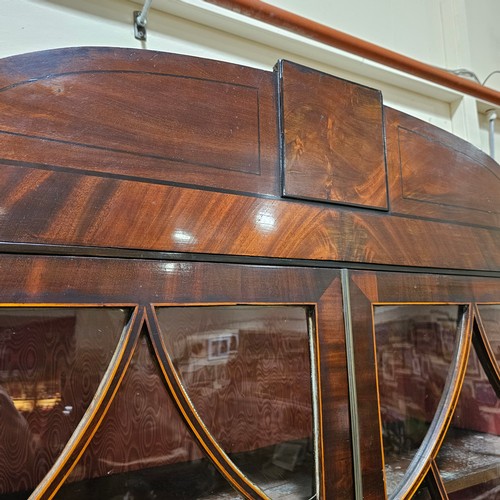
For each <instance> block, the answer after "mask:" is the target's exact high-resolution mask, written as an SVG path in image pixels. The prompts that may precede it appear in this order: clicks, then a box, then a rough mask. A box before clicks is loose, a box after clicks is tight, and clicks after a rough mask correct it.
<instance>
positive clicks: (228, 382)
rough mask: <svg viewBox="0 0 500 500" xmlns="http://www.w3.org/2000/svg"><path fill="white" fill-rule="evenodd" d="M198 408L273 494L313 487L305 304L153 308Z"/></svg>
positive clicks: (303, 492)
mask: <svg viewBox="0 0 500 500" xmlns="http://www.w3.org/2000/svg"><path fill="white" fill-rule="evenodd" d="M157 314H158V319H159V322H160V325H161V330H162V335H163V338H164V341H165V344H166V346H167V349H168V351H169V353H170V355H171V357H172V360H173V363H174V365H175V367H176V369H177V372H178V373H179V376H180V378H181V380H182V383H183V385H184V387H185V389H186V391H187V393H188V395H189V397H190V399H191V402H192V403H193V405H194V407H195V408H196V411H197V412H198V414H199V415H200V417H201V419H202V420H203V422H204V423H205V425H206V426H207V428H208V430H209V431H210V432H211V434H212V435H213V436H214V437H215V439H216V440H217V441H218V443H219V445H220V446H221V447H222V448H223V449H224V451H225V452H226V453H228V454H229V456H230V457H231V459H232V460H233V461H234V463H235V464H236V465H237V466H238V467H239V468H240V470H241V471H242V472H243V473H244V474H245V475H247V476H248V477H249V478H250V480H252V481H253V482H254V483H255V484H257V485H258V486H259V487H260V488H261V489H262V490H264V492H265V493H266V494H267V495H268V496H270V497H271V498H285V497H286V498H297V499H299V498H307V499H309V498H311V497H312V496H313V495H314V493H315V479H314V476H315V474H314V471H315V468H314V444H313V430H312V428H313V411H312V398H311V363H310V349H309V331H308V320H307V308H306V307H302V306H250V305H247V306H244V305H242V306H206V307H165V308H158V309H157Z"/></svg>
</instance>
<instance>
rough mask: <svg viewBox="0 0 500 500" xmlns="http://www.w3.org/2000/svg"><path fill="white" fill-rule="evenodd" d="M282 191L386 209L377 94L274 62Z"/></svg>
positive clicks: (380, 123)
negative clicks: (277, 74)
mask: <svg viewBox="0 0 500 500" xmlns="http://www.w3.org/2000/svg"><path fill="white" fill-rule="evenodd" d="M278 71H279V78H280V91H281V106H282V107H281V121H280V123H281V125H282V127H283V130H282V131H281V138H282V141H283V144H282V145H281V148H282V151H283V169H284V186H283V193H284V194H285V195H286V196H290V197H292V198H304V199H310V200H321V201H330V202H334V203H335V202H337V203H343V204H347V205H358V206H366V207H369V208H380V209H387V187H386V182H387V179H386V168H385V143H384V125H383V117H382V94H381V92H380V91H378V90H374V89H371V88H368V87H363V86H361V85H356V84H354V83H352V82H348V81H346V80H342V79H340V78H335V77H333V76H330V75H327V74H325V73H321V72H320V71H315V70H312V69H311V68H306V67H305V66H300V65H298V64H293V63H291V62H288V61H281V62H280V64H279V69H278Z"/></svg>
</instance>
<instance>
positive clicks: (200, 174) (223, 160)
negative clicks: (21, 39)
mask: <svg viewBox="0 0 500 500" xmlns="http://www.w3.org/2000/svg"><path fill="white" fill-rule="evenodd" d="M116 51H118V57H119V56H120V55H121V60H120V62H117V60H116V58H117V55H116V54H115V52H116ZM60 52H61V54H62V55H59V57H57V53H58V51H55V52H52V53H51V55H50V57H49V56H47V58H48V59H49V63H51V64H49V63H45V65H44V66H41V67H39V66H40V64H41V63H40V61H39V60H37V61H36V63H35V64H30V63H29V61H27V62H26V64H25V65H24V66H23V61H24V59H22V60H21V61H20V65H21V66H22V68H21V69H22V72H21V74H17V75H16V76H11V77H10V79H9V80H8V84H6V83H7V82H3V83H2V84H0V111H1V112H0V140H1V141H2V156H3V157H4V158H5V159H9V160H15V161H19V162H25V163H30V164H43V165H50V166H56V167H58V168H61V167H62V168H65V169H79V170H87V171H95V172H100V173H108V174H114V175H120V176H123V175H125V176H132V177H136V178H143V179H148V180H153V181H159V182H176V183H182V184H190V185H191V184H194V185H201V186H210V187H219V188H222V189H230V190H237V191H247V190H248V191H251V192H253V193H254V192H257V193H265V194H278V193H277V190H275V186H276V185H277V175H276V166H277V156H278V154H277V149H278V148H277V132H276V130H277V127H276V121H277V114H276V97H275V91H274V88H273V75H272V73H270V72H264V71H259V70H254V69H250V68H243V67H241V66H236V65H230V64H223V63H216V62H207V61H203V60H201V59H195V58H189V57H182V56H174V55H171V54H157V53H153V54H139V55H138V54H136V53H135V52H134V51H127V50H121V51H120V50H118V49H115V50H112V49H73V50H71V51H70V50H69V49H68V50H66V51H60ZM81 52H84V55H85V54H86V55H87V56H88V61H87V62H86V63H83V62H82V61H78V62H75V59H77V56H78V55H81V54H80V53H81ZM37 65H38V66H37ZM47 65H48V66H50V65H51V66H52V67H47ZM10 70H11V68H10V66H9V60H6V62H5V61H3V62H2V64H0V82H2V77H3V76H4V73H9V72H10Z"/></svg>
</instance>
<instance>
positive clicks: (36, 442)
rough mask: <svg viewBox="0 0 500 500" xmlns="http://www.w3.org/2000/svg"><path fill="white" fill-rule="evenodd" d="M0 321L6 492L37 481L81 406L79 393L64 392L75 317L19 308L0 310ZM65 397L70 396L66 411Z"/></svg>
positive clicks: (0, 440) (1, 481)
mask: <svg viewBox="0 0 500 500" xmlns="http://www.w3.org/2000/svg"><path fill="white" fill-rule="evenodd" d="M0 325H1V327H0V338H1V340H2V342H0V360H1V365H0V386H1V389H0V398H1V399H2V402H1V405H0V421H1V422H2V424H1V425H0V450H2V453H0V493H7V492H12V491H23V490H29V489H31V488H33V487H34V486H36V484H38V483H39V482H40V481H41V479H42V478H43V477H44V475H45V474H46V473H47V471H48V470H49V468H50V467H51V466H52V464H53V463H54V461H55V460H56V458H57V456H58V455H59V454H60V452H61V451H62V448H63V447H64V445H65V444H66V442H67V440H68V439H69V437H70V436H71V434H72V433H73V430H74V429H75V427H76V425H77V423H78V421H79V420H80V419H81V417H82V416H83V412H84V410H83V408H81V406H79V405H78V402H79V401H82V399H83V398H81V397H80V398H77V399H75V398H74V397H71V396H69V395H68V396H67V395H66V394H67V393H68V391H69V392H70V393H72V392H73V391H74V388H72V387H70V384H69V381H70V378H71V373H72V372H73V371H74V370H75V366H76V364H77V360H76V359H75V349H74V342H75V339H74V333H75V317H74V316H68V317H62V318H57V317H56V318H43V317H34V316H29V317H28V316H24V317H23V315H22V312H20V313H19V315H18V316H14V315H6V316H0ZM73 378H75V377H73ZM79 378H80V379H81V377H79ZM65 401H71V403H67V404H71V406H72V411H71V413H70V414H69V415H66V414H64V412H63V410H64V405H65ZM75 401H76V403H75ZM15 404H16V405H17V406H18V409H16V407H15Z"/></svg>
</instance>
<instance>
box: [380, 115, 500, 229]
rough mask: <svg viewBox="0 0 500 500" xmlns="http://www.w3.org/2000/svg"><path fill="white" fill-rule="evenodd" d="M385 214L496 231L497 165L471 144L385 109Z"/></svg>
mask: <svg viewBox="0 0 500 500" xmlns="http://www.w3.org/2000/svg"><path fill="white" fill-rule="evenodd" d="M385 117H386V130H387V151H388V167H389V183H390V201H391V209H392V211H393V212H395V213H403V214H411V215H415V216H419V217H428V218H433V219H439V220H448V221H457V222H462V223H467V224H476V225H481V226H490V227H495V228H499V227H500V203H499V202H498V200H499V198H500V165H499V164H498V163H497V162H496V161H495V160H493V159H492V158H491V157H490V156H488V155H487V154H486V153H483V152H482V151H480V150H479V149H477V148H476V147H474V146H473V145H472V144H469V143H467V142H466V141H464V140H462V139H459V138H458V137H456V136H454V135H452V134H450V133H448V132H445V131H444V130H441V129H439V128H437V127H434V126H433V125H430V124H428V123H425V122H423V121H421V120H418V119H417V118H413V117H411V116H408V115H406V114H404V113H401V112H399V111H396V110H394V109H390V108H385Z"/></svg>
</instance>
